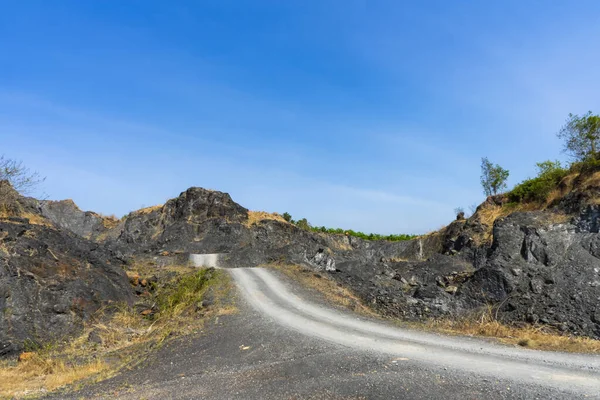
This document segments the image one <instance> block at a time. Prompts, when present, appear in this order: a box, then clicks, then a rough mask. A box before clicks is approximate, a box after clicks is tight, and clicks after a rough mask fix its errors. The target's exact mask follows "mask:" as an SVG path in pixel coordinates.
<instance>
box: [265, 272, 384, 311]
mask: <svg viewBox="0 0 600 400" xmlns="http://www.w3.org/2000/svg"><path fill="white" fill-rule="evenodd" d="M265 267H267V268H272V269H275V270H277V271H281V272H283V273H284V274H285V275H287V276H288V277H290V278H291V279H293V280H294V281H296V282H299V283H300V284H301V285H303V286H304V287H307V288H309V289H313V290H316V291H317V292H319V293H320V294H322V295H323V296H324V297H325V298H326V299H327V300H329V301H331V302H332V303H334V304H337V305H340V306H343V307H345V308H348V309H349V310H352V311H354V312H357V313H359V314H362V315H368V316H376V315H377V314H376V313H375V312H374V311H373V310H371V309H370V308H369V307H367V306H366V305H365V304H364V303H363V302H362V300H361V299H360V298H359V297H358V296H357V295H356V294H354V293H352V291H351V290H349V289H347V288H346V287H344V286H341V285H340V284H338V283H337V282H335V281H334V280H333V279H331V278H330V277H328V276H326V275H323V274H320V273H318V272H315V271H313V270H311V269H308V268H304V267H301V266H298V265H289V264H268V265H265Z"/></svg>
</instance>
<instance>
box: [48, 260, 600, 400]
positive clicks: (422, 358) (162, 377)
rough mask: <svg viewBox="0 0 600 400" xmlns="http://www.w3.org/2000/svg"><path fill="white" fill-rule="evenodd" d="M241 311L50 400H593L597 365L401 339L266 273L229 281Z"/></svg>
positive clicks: (593, 360)
mask: <svg viewBox="0 0 600 400" xmlns="http://www.w3.org/2000/svg"><path fill="white" fill-rule="evenodd" d="M230 272H231V274H232V276H233V278H234V280H235V282H236V283H237V285H238V288H239V295H240V298H239V300H238V306H239V308H240V312H239V313H238V314H236V315H233V316H228V317H221V318H220V319H219V320H218V321H216V322H215V323H214V324H212V325H211V326H209V327H207V329H206V330H205V331H204V332H203V334H202V335H200V336H199V337H195V338H186V339H184V340H178V341H174V342H172V343H170V344H169V345H168V346H166V347H164V348H163V349H161V350H160V351H158V352H157V353H156V354H155V355H154V356H152V357H151V358H150V359H149V360H148V361H147V362H145V363H143V364H142V365H140V366H139V367H137V368H135V369H133V370H131V371H126V372H124V373H122V374H120V375H118V376H116V377H115V378H112V379H110V380H107V381H104V382H101V383H100V384H97V385H93V386H88V387H86V388H84V389H83V390H80V391H77V392H71V393H59V394H57V395H54V396H53V397H54V398H73V399H80V398H97V399H105V398H106V399H108V398H121V399H257V400H258V399H486V400H489V399H569V398H587V399H590V398H599V399H600V357H598V356H591V355H575V354H565V353H553V352H541V351H534V350H527V349H521V348H515V347H510V346H502V345H498V344H495V343H492V342H491V341H486V340H481V339H474V338H465V337H453V336H445V335H439V334H432V333H425V332H421V331H416V330H407V329H400V328H398V327H396V326H394V325H392V324H389V323H386V322H384V321H377V320H372V319H367V318H363V317H358V316H357V315H354V314H352V313H349V312H346V311H344V310H340V309H338V308H335V307H332V306H329V305H327V304H326V302H325V301H324V300H323V299H322V298H319V296H318V294H316V293H313V292H311V291H308V290H306V289H304V288H300V287H298V286H297V285H296V284H295V283H293V282H290V281H289V280H287V279H286V278H283V277H282V276H281V275H280V274H278V273H276V272H273V271H270V270H266V269H257V268H249V269H242V268H240V269H232V270H230Z"/></svg>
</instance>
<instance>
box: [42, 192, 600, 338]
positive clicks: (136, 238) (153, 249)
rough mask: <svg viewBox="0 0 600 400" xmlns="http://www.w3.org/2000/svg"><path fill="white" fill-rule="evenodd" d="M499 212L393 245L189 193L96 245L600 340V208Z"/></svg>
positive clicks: (408, 309) (388, 305) (491, 202)
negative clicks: (315, 279) (199, 258)
mask: <svg viewBox="0 0 600 400" xmlns="http://www.w3.org/2000/svg"><path fill="white" fill-rule="evenodd" d="M578 198H579V197H578ZM501 205H502V199H500V198H490V199H488V200H487V202H486V203H485V204H484V205H482V207H481V208H480V212H478V213H477V214H476V215H475V216H474V217H472V218H470V219H468V220H459V221H455V222H453V223H452V224H450V225H449V226H448V227H447V228H445V229H443V230H442V231H440V232H438V233H435V234H432V235H428V236H424V237H421V238H418V239H415V240H411V241H406V242H393V243H392V242H385V241H365V240H361V239H358V238H354V237H348V236H344V235H325V234H319V233H313V232H306V231H304V230H301V229H299V228H297V227H296V226H294V225H291V224H288V223H286V222H284V221H282V220H281V219H280V218H262V219H256V218H252V217H251V213H249V212H248V210H246V209H245V208H243V207H241V206H240V205H238V204H237V203H235V202H234V201H233V200H232V199H231V197H230V196H229V195H228V194H226V193H221V192H215V191H209V190H205V189H201V188H190V189H188V190H187V191H185V192H183V193H182V194H181V195H180V196H179V197H178V198H176V199H173V200H170V201H168V202H167V203H166V204H165V205H164V206H160V207H153V208H149V209H144V210H140V211H138V212H134V213H132V214H130V215H129V216H127V217H126V218H124V219H123V220H121V221H120V222H119V223H118V224H117V225H116V226H114V227H112V228H111V229H108V230H107V231H106V232H104V233H103V234H102V235H101V236H102V241H103V245H104V246H106V247H107V248H110V249H112V250H114V251H116V252H117V253H118V254H122V255H123V256H132V255H137V256H139V255H146V256H152V257H162V256H161V254H179V255H182V254H183V255H185V254H187V253H225V257H224V258H223V260H222V261H223V263H224V264H225V265H227V266H229V267H248V266H257V265H261V264H265V263H270V262H284V263H295V264H301V265H305V266H308V267H311V268H313V269H315V270H320V271H326V272H328V273H330V274H331V276H332V277H334V278H335V279H336V280H338V281H340V282H342V283H344V284H346V285H347V286H349V287H351V288H352V289H353V290H354V291H355V292H356V293H357V294H359V295H360V296H361V297H362V298H363V299H364V300H365V301H367V302H368V303H370V304H371V305H372V306H373V307H375V308H377V309H378V310H379V311H381V312H382V313H384V314H388V315H393V316H399V317H402V318H406V319H413V320H414V319H426V318H431V317H442V316H446V317H452V316H455V315H460V314H464V313H468V312H471V311H473V310H476V309H478V308H481V307H482V306H485V305H492V306H493V307H495V310H496V309H497V316H498V318H500V319H501V320H503V321H505V322H509V323H541V324H547V325H551V326H554V327H556V328H557V329H560V330H562V331H568V332H571V333H573V334H580V335H588V336H591V337H596V338H600V307H599V304H600V260H599V254H600V250H599V243H600V237H599V234H598V230H599V229H598V227H599V226H600V223H599V222H598V221H599V220H598V218H599V216H600V210H599V209H598V207H596V206H594V207H587V206H584V204H583V203H578V204H575V201H574V200H572V201H569V202H568V205H569V208H570V210H569V212H571V213H572V214H571V217H569V218H566V217H564V216H563V217H560V218H559V214H557V212H556V211H557V210H554V211H530V212H514V213H512V214H510V215H508V216H507V217H505V218H498V219H496V221H495V223H494V226H493V229H492V227H491V226H489V224H490V222H485V221H484V218H483V217H482V215H483V211H484V210H485V208H486V207H500V206H501ZM573 210H577V212H574V211H573ZM558 211H561V210H558ZM47 215H49V213H47ZM53 219H54V220H55V221H56V222H57V223H59V222H60V221H59V220H58V218H53ZM486 224H488V225H486ZM84 225H85V224H84ZM61 226H65V227H66V226H69V223H68V221H66V222H65V221H63V222H61ZM73 231H75V230H73ZM86 232H87V231H86Z"/></svg>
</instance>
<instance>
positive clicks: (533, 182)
mask: <svg viewBox="0 0 600 400" xmlns="http://www.w3.org/2000/svg"><path fill="white" fill-rule="evenodd" d="M536 165H537V167H538V176H536V177H535V178H531V179H526V180H524V181H523V182H521V183H519V184H518V185H517V186H515V187H514V189H513V190H511V191H510V192H509V193H508V199H509V201H511V202H517V203H522V202H533V201H538V202H544V201H546V199H547V198H548V195H549V194H550V192H551V191H552V190H553V189H555V188H556V187H557V186H558V184H559V183H560V181H561V180H562V179H563V178H564V177H565V176H566V175H567V174H568V173H569V170H567V169H564V168H563V167H562V166H561V165H560V162H559V161H544V162H541V163H537V164H536Z"/></svg>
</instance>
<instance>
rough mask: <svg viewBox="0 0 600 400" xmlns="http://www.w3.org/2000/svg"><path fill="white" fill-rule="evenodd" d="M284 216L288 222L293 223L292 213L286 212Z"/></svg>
mask: <svg viewBox="0 0 600 400" xmlns="http://www.w3.org/2000/svg"><path fill="white" fill-rule="evenodd" d="M282 216H283V219H285V220H286V221H287V222H292V215H291V214H290V213H288V212H284V213H283V215H282Z"/></svg>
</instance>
